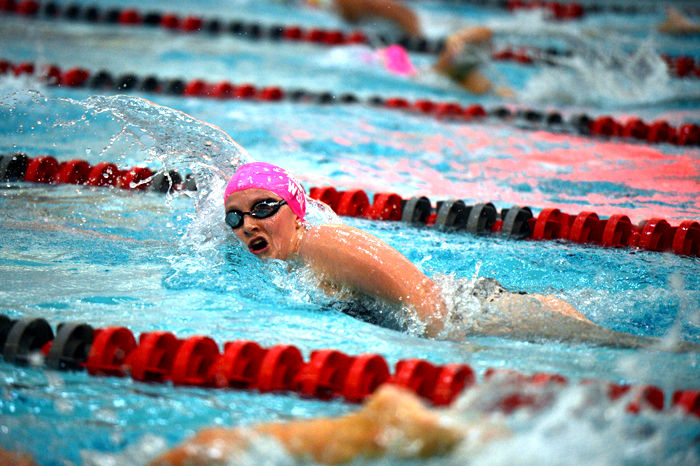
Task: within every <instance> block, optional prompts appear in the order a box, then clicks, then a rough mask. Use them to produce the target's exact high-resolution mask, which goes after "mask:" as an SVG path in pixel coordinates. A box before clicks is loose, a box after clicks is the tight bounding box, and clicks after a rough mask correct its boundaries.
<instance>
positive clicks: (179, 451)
mask: <svg viewBox="0 0 700 466" xmlns="http://www.w3.org/2000/svg"><path fill="white" fill-rule="evenodd" d="M466 434H467V431H466V429H464V428H458V426H457V425H446V424H445V422H443V421H442V419H441V416H440V414H439V413H438V412H437V411H433V410H429V409H427V408H426V407H425V406H424V405H423V404H422V403H421V402H420V400H419V399H418V398H417V397H416V396H415V395H414V394H412V393H411V392H408V391H406V390H405V389H402V388H399V387H396V386H393V385H389V384H385V385H383V386H381V387H380V388H379V389H378V390H377V391H376V392H375V393H374V394H373V395H372V396H371V397H370V398H369V399H368V401H367V402H366V403H365V405H364V407H363V408H362V409H361V410H359V411H357V412H355V413H351V414H348V415H346V416H342V417H338V418H321V419H313V420H307V421H293V422H285V423H275V424H263V425H259V426H256V427H252V428H249V429H244V428H239V429H222V428H213V429H207V430H203V431H201V432H200V433H198V434H197V435H195V436H194V437H193V438H191V439H189V440H187V441H186V442H185V443H184V444H182V445H180V446H179V447H177V448H175V449H174V450H171V451H169V452H167V453H165V454H164V455H163V456H161V457H160V458H158V459H157V460H155V461H154V462H153V463H152V464H154V465H184V464H188V465H199V464H230V463H231V461H232V460H235V455H236V454H238V453H240V452H243V451H245V449H246V448H247V447H248V446H249V444H250V442H251V441H252V440H254V439H255V438H256V437H260V436H266V437H271V438H273V439H275V440H276V441H278V442H279V443H280V444H281V445H282V446H283V447H284V448H285V449H286V450H287V451H288V452H289V453H290V454H291V455H293V456H294V457H296V458H298V459H302V460H303V459H307V458H311V459H313V460H314V461H316V462H319V463H325V464H338V463H346V462H349V461H352V460H358V459H363V458H376V457H377V456H380V455H381V454H383V453H386V452H387V451H391V452H393V453H394V454H396V455H397V456H399V457H404V458H424V457H428V456H434V455H440V454H445V453H447V452H448V451H449V450H451V449H452V448H453V447H454V446H455V445H457V443H458V442H459V441H460V440H462V438H464V436H465V435H466ZM502 434H503V433H501V434H499V435H502Z"/></svg>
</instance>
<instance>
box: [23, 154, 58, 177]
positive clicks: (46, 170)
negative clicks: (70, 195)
mask: <svg viewBox="0 0 700 466" xmlns="http://www.w3.org/2000/svg"><path fill="white" fill-rule="evenodd" d="M58 167H59V166H58V162H57V161H56V159H55V158H53V157H50V156H47V157H36V158H35V159H33V160H32V161H31V162H29V165H27V172H26V174H25V175H24V181H31V182H32V183H53V182H54V181H55V179H56V173H57V172H58Z"/></svg>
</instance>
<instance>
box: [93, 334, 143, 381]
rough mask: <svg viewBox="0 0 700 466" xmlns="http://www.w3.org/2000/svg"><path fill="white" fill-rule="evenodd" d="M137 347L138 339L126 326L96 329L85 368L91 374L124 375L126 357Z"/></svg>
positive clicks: (125, 372)
mask: <svg viewBox="0 0 700 466" xmlns="http://www.w3.org/2000/svg"><path fill="white" fill-rule="evenodd" d="M134 349H136V339H135V338H134V335H133V334H132V333H131V331H130V330H129V329H127V328H124V327H108V328H105V329H97V330H95V336H94V340H93V342H92V346H91V347H90V352H89V354H88V358H87V361H85V369H86V370H87V371H88V373H89V374H90V375H110V376H117V377H123V376H125V375H126V374H127V369H126V368H125V367H124V364H125V362H126V357H127V356H128V355H129V354H131V353H132V352H133V351H134Z"/></svg>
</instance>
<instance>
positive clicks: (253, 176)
mask: <svg viewBox="0 0 700 466" xmlns="http://www.w3.org/2000/svg"><path fill="white" fill-rule="evenodd" d="M224 202H225V209H226V217H225V221H226V224H227V225H228V226H229V227H231V228H232V230H233V232H234V233H235V235H236V236H237V237H238V239H239V240H240V241H241V243H243V245H244V246H245V247H247V248H248V250H249V251H250V252H251V253H252V254H254V255H256V256H258V257H259V258H261V259H279V260H283V261H290V262H294V263H297V264H299V265H302V266H305V267H307V268H308V269H310V270H311V271H312V272H313V273H314V275H315V277H317V278H318V279H319V282H320V283H319V285H320V287H321V289H323V290H324V291H325V292H326V293H327V294H329V295H330V294H333V293H335V294H336V295H341V294H345V295H347V294H348V292H349V293H350V294H351V297H352V299H353V302H360V301H362V300H363V299H364V298H366V297H370V298H372V299H373V300H377V301H380V302H383V303H385V304H387V305H388V306H385V307H389V308H390V309H392V310H391V312H392V313H393V316H394V317H396V318H397V319H396V320H399V321H404V322H405V321H406V320H410V321H412V322H415V323H417V324H418V326H420V327H421V328H422V329H423V333H424V335H425V336H428V337H431V338H436V337H437V338H448V339H453V340H457V341H461V340H464V338H465V337H466V336H467V334H478V335H497V336H503V337H509V338H518V339H539V338H552V339H556V340H566V341H581V342H588V343H594V344H600V345H608V346H620V347H632V348H634V347H648V346H652V345H657V344H658V343H659V341H658V339H654V338H647V337H638V336H635V335H631V334H628V333H623V332H616V331H613V330H610V329H607V328H603V327H600V326H598V325H595V324H594V323H593V322H591V321H590V320H588V319H587V318H586V317H584V316H583V315H582V314H581V313H580V312H578V311H577V310H576V309H574V308H573V306H571V304H569V303H567V302H566V301H563V300H561V299H559V298H557V297H555V296H551V295H548V296H543V295H538V294H524V293H511V292H509V291H508V290H506V289H505V288H503V287H502V286H501V285H500V284H499V283H498V282H497V281H496V280H494V279H492V278H486V277H480V278H476V279H475V280H472V281H470V282H469V285H466V286H465V285H464V284H463V283H460V285H459V286H460V287H461V289H460V290H458V293H457V295H456V296H453V297H450V298H447V299H446V297H445V296H444V294H443V292H442V289H441V288H440V286H438V285H437V284H436V283H435V282H434V281H433V280H431V279H430V278H428V277H427V276H426V275H424V274H423V273H422V272H421V271H420V270H419V269H418V268H417V267H416V266H415V265H414V264H413V263H411V261H409V260H408V259H407V258H406V257H404V256H403V255H402V254H401V253H400V252H398V251H397V250H396V249H394V248H393V247H391V246H390V245H388V244H387V243H385V242H384V241H382V240H380V239H379V238H377V237H375V236H373V235H371V234H369V233H367V232H364V231H362V230H360V229H358V228H354V227H351V226H348V225H343V224H323V225H310V224H309V223H308V222H306V221H305V214H306V197H305V194H304V189H303V188H302V186H301V184H299V183H298V182H297V181H296V180H295V179H294V178H293V177H291V176H290V175H289V174H288V173H287V172H286V171H285V170H284V169H282V168H280V167H277V166H275V165H271V164H269V163H264V162H253V163H247V164H244V165H242V166H241V167H240V168H238V170H237V171H236V173H235V174H234V175H233V177H232V178H231V179H230V181H229V182H228V185H227V186H226V190H225V194H224ZM457 301H459V302H457ZM465 302H469V303H470V304H469V305H468V306H465V304H464V303H465ZM345 312H347V313H349V314H351V315H355V316H359V317H362V318H363V319H365V320H368V321H370V322H372V323H377V322H376V321H374V320H373V319H372V316H371V315H370V316H368V315H366V314H365V315H362V314H361V313H354V312H352V310H351V309H350V310H349V311H347V310H346V311H345ZM369 312H373V311H369ZM375 312H376V311H375ZM698 347H699V345H697V344H695V343H692V342H683V341H681V342H676V343H675V346H674V347H673V348H666V349H672V350H676V351H697V350H698Z"/></svg>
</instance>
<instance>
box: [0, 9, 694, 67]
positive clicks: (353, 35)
mask: <svg viewBox="0 0 700 466" xmlns="http://www.w3.org/2000/svg"><path fill="white" fill-rule="evenodd" d="M510 3H514V4H521V5H520V6H514V7H509V8H510V9H511V10H513V9H520V8H532V7H538V8H548V9H550V10H551V11H553V12H554V16H555V17H557V18H560V19H563V18H568V17H572V16H571V15H572V14H573V15H574V16H575V15H576V13H572V12H574V11H575V10H577V8H580V5H579V6H577V4H575V3H567V4H563V5H562V4H559V3H556V2H510ZM0 12H5V13H16V14H19V15H22V16H24V17H29V18H36V17H42V18H44V19H58V18H63V19H66V20H72V21H86V22H89V23H100V22H102V23H107V24H119V25H124V26H130V27H133V26H136V25H142V26H151V27H156V26H160V27H162V28H164V29H167V30H169V31H178V32H183V33H194V32H207V33H209V35H210V37H213V36H215V35H218V34H220V33H222V32H228V33H230V34H232V35H234V36H237V37H242V38H243V37H244V38H248V39H250V40H256V41H258V40H275V41H280V40H284V41H295V42H299V41H301V42H308V43H313V44H319V45H325V46H335V45H347V44H368V43H376V44H384V45H389V44H393V43H396V44H399V45H401V46H402V47H404V48H405V49H407V50H409V51H412V52H420V53H432V54H437V53H439V52H440V51H442V49H443V47H444V44H445V39H443V38H441V39H429V38H424V37H418V38H415V37H409V36H397V37H388V36H386V35H382V34H378V35H375V36H370V37H368V36H367V35H365V34H364V33H362V32H360V31H351V32H345V31H340V30H336V29H333V30H326V29H321V28H310V29H309V28H303V27H300V26H295V25H291V26H290V25H279V24H277V25H264V24H262V23H258V22H244V21H240V20H232V21H229V22H228V23H226V22H225V21H223V20H219V19H203V18H201V17H199V16H195V15H189V16H186V17H185V18H181V17H179V16H177V15H175V14H170V13H168V14H164V13H160V12H149V13H145V14H144V13H140V12H138V11H137V10H133V9H125V10H121V9H119V8H112V9H109V10H107V11H102V10H100V9H99V8H98V7H96V6H94V5H92V6H85V7H83V6H81V5H77V4H69V5H67V6H65V7H62V6H61V5H59V4H56V3H54V2H47V3H45V4H43V5H42V4H40V3H39V2H37V1H34V0H25V1H22V2H19V3H15V2H14V1H11V0H10V1H8V0H0ZM571 53H572V52H571V51H570V50H569V51H566V50H559V49H557V48H553V47H551V48H546V49H542V48H537V47H531V46H528V47H524V46H504V47H500V48H499V49H498V50H496V51H495V52H494V53H493V55H492V57H493V59H494V60H500V61H503V60H514V61H517V62H519V63H522V64H534V63H546V64H549V65H554V64H556V61H553V58H554V57H555V56H561V55H571ZM664 59H665V61H666V63H667V65H668V67H669V72H670V73H671V74H672V75H674V76H678V77H682V78H698V77H700V59H698V60H696V59H695V58H694V57H690V56H677V57H671V56H664Z"/></svg>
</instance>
